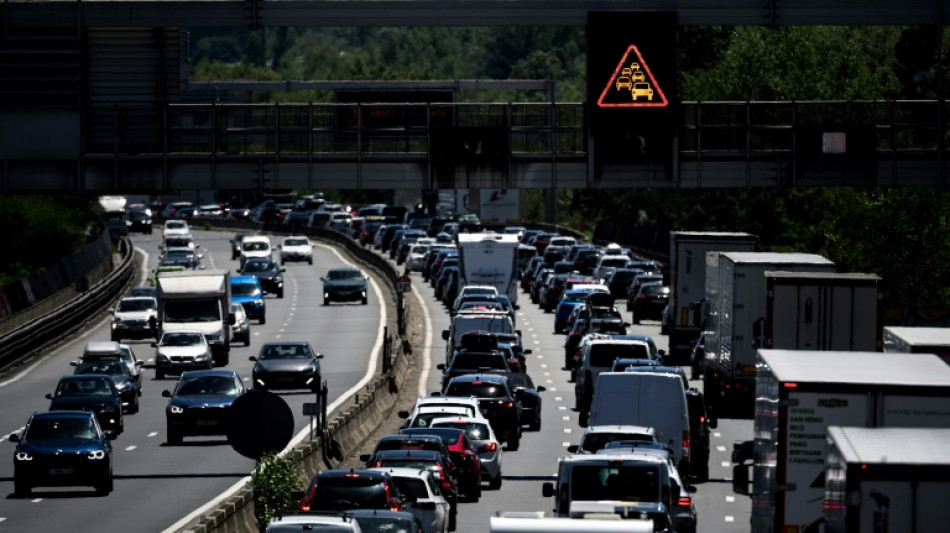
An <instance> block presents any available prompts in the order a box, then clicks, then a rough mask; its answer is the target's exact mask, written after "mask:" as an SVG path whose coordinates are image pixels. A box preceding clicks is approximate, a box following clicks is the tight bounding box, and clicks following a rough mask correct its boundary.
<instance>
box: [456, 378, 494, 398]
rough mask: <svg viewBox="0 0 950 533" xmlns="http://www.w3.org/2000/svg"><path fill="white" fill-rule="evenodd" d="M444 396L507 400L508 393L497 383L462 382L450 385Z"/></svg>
mask: <svg viewBox="0 0 950 533" xmlns="http://www.w3.org/2000/svg"><path fill="white" fill-rule="evenodd" d="M445 395H446V396H475V397H476V398H507V397H508V391H506V390H505V388H504V387H502V386H501V385H499V384H497V383H490V382H487V381H463V382H459V383H452V384H450V385H449V387H448V389H446V391H445Z"/></svg>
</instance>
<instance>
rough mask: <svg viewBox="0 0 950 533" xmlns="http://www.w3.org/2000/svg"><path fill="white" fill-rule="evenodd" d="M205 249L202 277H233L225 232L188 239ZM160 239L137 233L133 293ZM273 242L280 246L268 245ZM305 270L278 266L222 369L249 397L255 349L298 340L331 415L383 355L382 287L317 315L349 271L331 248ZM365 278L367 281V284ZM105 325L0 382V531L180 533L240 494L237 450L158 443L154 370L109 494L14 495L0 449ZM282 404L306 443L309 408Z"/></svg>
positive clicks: (298, 401)
mask: <svg viewBox="0 0 950 533" xmlns="http://www.w3.org/2000/svg"><path fill="white" fill-rule="evenodd" d="M193 234H194V236H195V241H196V242H197V243H198V244H199V245H200V246H201V247H202V249H201V250H200V252H201V253H203V254H204V265H206V266H207V268H227V269H230V270H231V271H232V273H233V272H234V271H235V270H236V269H237V261H232V260H231V247H230V242H229V239H230V238H231V236H232V235H233V232H219V231H193ZM160 239H161V233H160V232H159V231H156V232H155V233H154V234H153V235H142V236H140V235H137V234H136V235H134V236H133V237H132V241H133V243H134V245H135V247H136V253H138V254H141V256H142V258H143V260H144V261H145V263H146V265H147V268H145V269H142V270H141V271H140V272H139V283H138V284H141V282H142V280H144V279H145V273H146V272H149V271H150V270H151V269H152V268H153V267H154V266H155V264H156V263H157V256H158V252H159V249H158V245H159V242H160ZM272 242H273V243H274V244H277V243H278V237H273V236H272ZM313 263H314V264H313V265H312V266H311V265H307V264H306V263H288V264H287V265H286V272H285V274H284V277H285V287H286V289H285V296H284V298H283V299H278V298H277V297H276V296H273V295H270V296H268V297H267V307H268V309H267V323H266V324H265V325H258V324H257V323H255V322H252V326H251V333H252V340H251V345H250V346H249V347H244V346H243V344H240V345H237V346H233V347H232V350H231V358H230V363H229V365H228V368H232V369H235V370H236V371H237V372H238V374H239V375H241V376H242V378H244V381H245V384H246V386H248V387H250V383H249V378H250V373H251V367H252V365H253V362H251V361H249V360H248V357H249V356H251V355H255V354H256V353H257V350H258V348H259V347H260V345H261V343H262V342H265V341H269V340H282V339H283V340H307V341H309V342H310V343H311V344H312V345H313V346H314V349H316V350H317V351H318V352H320V353H323V354H324V355H325V357H324V359H323V360H322V371H323V377H324V379H326V380H327V382H328V386H329V401H330V406H331V409H332V408H333V407H335V406H336V405H338V404H339V403H340V401H339V400H340V399H341V398H343V397H347V396H350V393H349V391H350V389H351V388H353V387H354V386H356V385H357V384H361V383H362V381H363V380H364V379H367V377H368V376H369V375H370V374H372V372H373V371H375V370H376V367H377V365H378V354H379V353H380V350H381V346H382V331H383V325H385V323H386V312H387V310H386V306H385V305H380V294H381V293H380V288H379V286H378V284H376V283H375V282H374V283H371V288H370V298H369V304H368V305H366V306H363V305H360V304H359V302H356V303H335V304H333V305H332V306H330V307H324V306H322V305H321V303H322V300H321V297H320V291H321V282H320V280H319V277H320V276H321V275H323V274H324V273H325V272H326V271H327V269H329V268H331V267H335V266H342V265H344V264H347V262H346V261H344V258H343V257H342V256H341V255H339V254H338V253H337V252H336V251H334V250H332V249H331V248H329V247H326V246H322V245H317V246H316V247H315V248H314V262H313ZM371 279H372V278H371ZM108 318H109V317H108V315H107V314H105V313H104V314H103V315H102V317H101V320H99V321H97V322H96V323H95V325H94V326H93V327H91V328H89V330H88V331H83V332H81V333H80V334H78V335H76V336H74V337H73V338H70V339H69V340H68V341H67V342H65V343H62V344H61V345H59V346H56V347H54V348H52V349H50V350H49V352H48V353H47V354H45V355H44V356H42V357H40V358H38V359H37V360H35V361H34V362H32V363H31V364H29V365H28V366H27V367H25V368H22V369H19V370H18V371H17V372H16V373H12V374H8V375H3V376H0V421H2V425H0V437H2V438H3V441H4V443H3V444H2V445H0V446H3V449H5V450H6V452H5V454H6V456H7V459H6V460H0V494H2V495H3V496H4V499H3V503H2V505H0V531H4V532H6V531H10V532H19V531H70V532H74V533H84V532H89V533H93V532H94V533H101V532H103V531H125V530H129V529H130V528H131V529H134V530H137V531H177V530H179V529H181V528H182V527H184V526H185V525H187V524H188V523H191V522H193V521H195V520H196V519H198V517H199V515H200V511H202V510H203V509H204V508H206V504H208V502H209V501H212V500H214V499H215V498H216V497H217V496H218V495H220V494H222V493H224V492H226V491H227V490H228V489H229V488H231V487H233V486H243V485H244V483H245V482H246V481H247V479H248V478H247V476H248V475H249V474H250V473H251V471H252V470H253V468H254V462H253V461H252V460H251V459H247V458H245V457H243V456H241V455H239V454H238V453H237V452H235V451H234V450H233V449H232V448H231V447H230V446H229V445H228V444H227V442H226V440H225V439H224V438H223V437H221V438H218V437H186V439H185V442H184V444H183V445H182V446H172V447H170V446H167V445H166V444H165V404H166V402H167V399H165V398H162V396H161V393H162V390H165V389H168V390H171V389H172V388H173V387H174V384H175V378H174V377H169V378H166V379H164V380H160V381H159V380H156V379H155V377H154V371H153V370H151V369H146V370H144V371H143V374H144V376H143V377H144V381H143V387H142V389H143V394H142V398H141V410H140V412H139V413H137V414H134V415H126V417H125V431H124V433H122V434H121V435H120V436H119V437H118V438H117V439H116V440H115V441H113V446H114V448H113V450H114V451H113V453H114V466H113V469H114V474H115V491H114V492H113V493H112V494H110V495H108V496H103V497H100V496H96V495H95V492H94V491H93V490H92V488H85V487H64V488H45V487H39V488H35V489H34V490H33V495H32V496H31V497H29V498H24V499H18V498H14V497H13V461H12V456H13V450H14V446H15V445H14V443H12V442H9V441H8V436H9V435H10V434H11V433H14V432H18V431H20V430H21V429H22V428H23V426H24V424H25V423H26V421H27V419H28V418H29V416H30V414H31V413H32V412H33V411H41V410H46V409H47V407H48V406H49V400H47V399H45V398H44V395H45V394H46V393H48V392H52V391H53V389H54V387H55V385H56V383H57V381H58V379H59V377H60V376H62V375H64V374H71V373H72V367H71V366H70V365H69V362H70V361H72V360H75V359H77V358H78V356H79V355H80V354H81V353H82V349H83V346H84V345H85V343H86V342H88V341H93V340H109V323H108ZM123 342H128V343H129V344H131V345H132V346H133V349H134V350H135V353H136V355H137V356H138V357H139V358H140V359H144V360H145V361H146V364H147V365H148V364H149V363H150V362H151V360H153V358H154V357H153V355H154V348H152V347H150V345H149V344H150V342H151V341H150V340H142V341H123ZM281 396H282V397H283V398H284V400H286V401H287V403H288V404H289V405H290V407H291V409H292V411H293V413H294V417H295V426H296V431H295V433H298V437H305V436H306V430H307V427H308V424H309V417H304V416H303V414H302V413H303V408H302V404H303V403H304V402H312V401H314V398H313V396H312V395H311V394H310V393H306V392H304V391H300V392H296V391H292V392H282V393H281Z"/></svg>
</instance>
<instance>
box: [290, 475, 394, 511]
mask: <svg viewBox="0 0 950 533" xmlns="http://www.w3.org/2000/svg"><path fill="white" fill-rule="evenodd" d="M349 509H388V510H391V511H402V510H405V509H403V500H402V495H401V494H400V493H399V488H398V487H397V486H396V483H395V482H394V481H393V478H392V476H391V475H390V474H389V473H388V472H383V471H378V470H366V469H351V470H342V469H340V470H324V471H322V472H319V473H318V474H317V475H316V476H314V477H313V480H312V481H310V486H309V487H308V488H307V492H305V493H304V494H303V496H302V499H301V500H300V510H301V511H346V510H349Z"/></svg>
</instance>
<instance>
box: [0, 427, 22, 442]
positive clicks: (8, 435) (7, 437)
mask: <svg viewBox="0 0 950 533" xmlns="http://www.w3.org/2000/svg"><path fill="white" fill-rule="evenodd" d="M25 427H26V426H20V427H18V428H16V429H14V430H13V431H11V432H9V433H7V434H6V435H4V436H2V437H0V441H7V440H10V435H15V434H17V433H20V432H21V431H23V428H25Z"/></svg>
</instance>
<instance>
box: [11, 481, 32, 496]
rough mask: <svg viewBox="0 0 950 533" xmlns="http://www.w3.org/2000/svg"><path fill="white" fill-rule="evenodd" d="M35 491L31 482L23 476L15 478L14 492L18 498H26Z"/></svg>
mask: <svg viewBox="0 0 950 533" xmlns="http://www.w3.org/2000/svg"><path fill="white" fill-rule="evenodd" d="M32 492H33V487H31V486H30V482H29V481H27V480H26V479H23V478H22V477H15V478H13V494H14V495H15V496H17V497H18V498H26V497H29V495H30V494H31V493H32Z"/></svg>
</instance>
